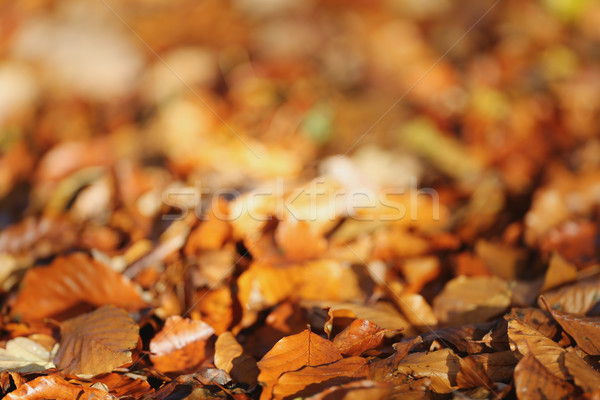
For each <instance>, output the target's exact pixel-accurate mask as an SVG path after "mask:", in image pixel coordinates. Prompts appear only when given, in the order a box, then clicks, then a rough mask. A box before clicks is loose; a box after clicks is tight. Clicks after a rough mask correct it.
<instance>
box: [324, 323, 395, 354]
mask: <svg viewBox="0 0 600 400" xmlns="http://www.w3.org/2000/svg"><path fill="white" fill-rule="evenodd" d="M386 332H387V331H386V330H385V329H381V328H379V327H378V326H377V325H375V324H374V323H372V322H370V321H367V320H366V319H355V320H354V321H352V323H351V324H350V325H348V326H347V327H346V329H344V330H343V331H342V332H340V333H338V334H337V335H336V337H335V338H334V339H333V344H334V345H335V346H336V347H337V348H338V350H339V351H340V353H342V355H344V356H360V355H362V353H364V352H365V351H367V350H371V349H374V348H376V347H377V346H379V345H380V344H381V343H382V342H383V339H384V337H385V334H386Z"/></svg>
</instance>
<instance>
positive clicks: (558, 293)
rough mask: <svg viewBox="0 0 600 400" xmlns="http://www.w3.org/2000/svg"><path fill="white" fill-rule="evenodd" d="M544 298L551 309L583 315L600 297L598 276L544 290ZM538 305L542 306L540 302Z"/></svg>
mask: <svg viewBox="0 0 600 400" xmlns="http://www.w3.org/2000/svg"><path fill="white" fill-rule="evenodd" d="M544 298H545V299H546V302H548V305H549V306H550V308H552V309H553V310H560V311H562V312H564V313H569V314H580V315H585V314H587V312H588V311H590V310H591V309H592V308H593V307H594V306H595V305H596V304H597V303H598V300H599V299H600V277H595V278H593V279H588V280H583V281H578V282H575V283H573V284H571V285H568V286H564V287H561V288H559V289H555V290H552V291H550V292H546V293H544ZM539 306H540V307H543V305H542V304H541V303H539Z"/></svg>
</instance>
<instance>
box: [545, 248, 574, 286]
mask: <svg viewBox="0 0 600 400" xmlns="http://www.w3.org/2000/svg"><path fill="white" fill-rule="evenodd" d="M576 279H577V267H576V266H575V265H573V264H571V263H570V262H568V261H566V260H565V259H564V258H562V257H561V256H560V254H558V253H553V254H552V257H551V258H550V264H549V265H548V270H547V271H546V276H545V277H544V285H543V286H542V289H541V291H542V292H546V291H548V290H550V289H553V288H555V287H558V286H561V285H563V284H565V283H569V282H573V281H575V280H576Z"/></svg>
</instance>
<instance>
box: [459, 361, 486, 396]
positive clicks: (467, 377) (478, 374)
mask: <svg viewBox="0 0 600 400" xmlns="http://www.w3.org/2000/svg"><path fill="white" fill-rule="evenodd" d="M460 364H461V368H460V371H459V372H458V374H457V375H456V385H457V386H458V387H460V388H473V387H474V388H480V387H483V388H484V389H485V390H488V391H490V392H494V393H495V390H494V389H495V388H496V385H495V383H494V382H493V381H492V380H491V379H490V377H489V376H488V375H487V372H486V367H485V366H484V365H483V363H479V362H478V361H477V359H475V358H471V357H466V358H463V359H461V362H460Z"/></svg>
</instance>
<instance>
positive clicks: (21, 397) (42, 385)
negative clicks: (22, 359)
mask: <svg viewBox="0 0 600 400" xmlns="http://www.w3.org/2000/svg"><path fill="white" fill-rule="evenodd" d="M4 399H6V400H47V399H54V400H73V399H77V400H115V399H116V397H114V396H113V395H111V394H109V393H107V392H105V391H104V390H100V389H94V388H91V387H85V386H79V385H74V384H71V383H68V382H67V381H65V380H64V379H62V378H60V377H59V376H58V375H48V376H40V377H38V378H35V379H34V380H32V381H30V382H27V383H26V384H24V385H22V386H21V387H20V388H18V389H17V390H15V391H14V392H11V393H9V394H7V395H6V396H5V397H4Z"/></svg>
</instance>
